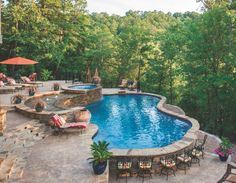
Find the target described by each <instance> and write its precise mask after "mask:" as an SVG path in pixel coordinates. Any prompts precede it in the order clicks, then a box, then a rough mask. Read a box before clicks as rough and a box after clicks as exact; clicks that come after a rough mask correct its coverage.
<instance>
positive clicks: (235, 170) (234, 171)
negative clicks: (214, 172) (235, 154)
mask: <svg viewBox="0 0 236 183" xmlns="http://www.w3.org/2000/svg"><path fill="white" fill-rule="evenodd" d="M223 182H232V183H236V166H233V165H231V164H228V165H227V170H226V172H225V174H224V175H223V177H222V178H221V179H220V180H219V181H218V182H217V183H223Z"/></svg>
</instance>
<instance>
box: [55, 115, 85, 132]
mask: <svg viewBox="0 0 236 183" xmlns="http://www.w3.org/2000/svg"><path fill="white" fill-rule="evenodd" d="M51 119H52V121H53V126H54V128H55V130H56V131H57V132H62V131H64V130H65V129H78V130H80V131H81V132H82V130H85V129H86V128H87V122H75V123H67V122H66V121H65V119H64V118H63V117H61V116H58V115H57V114H55V115H53V116H52V118H51Z"/></svg>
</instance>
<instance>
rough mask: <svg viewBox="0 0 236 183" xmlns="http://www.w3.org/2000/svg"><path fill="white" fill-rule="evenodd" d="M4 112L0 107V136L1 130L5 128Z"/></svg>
mask: <svg viewBox="0 0 236 183" xmlns="http://www.w3.org/2000/svg"><path fill="white" fill-rule="evenodd" d="M6 113H7V111H6V110H4V109H0V136H1V135H3V131H4V129H5V123H6Z"/></svg>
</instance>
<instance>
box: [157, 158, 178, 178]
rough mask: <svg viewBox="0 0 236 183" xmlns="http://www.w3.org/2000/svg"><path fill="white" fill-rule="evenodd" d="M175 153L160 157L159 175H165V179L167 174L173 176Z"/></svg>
mask: <svg viewBox="0 0 236 183" xmlns="http://www.w3.org/2000/svg"><path fill="white" fill-rule="evenodd" d="M175 159H176V158H175V155H167V156H165V157H161V171H160V175H166V180H168V177H169V175H174V176H175V171H176V161H175Z"/></svg>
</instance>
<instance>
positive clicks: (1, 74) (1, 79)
mask: <svg viewBox="0 0 236 183" xmlns="http://www.w3.org/2000/svg"><path fill="white" fill-rule="evenodd" d="M6 78H7V76H6V75H5V74H4V73H2V72H1V73H0V81H6Z"/></svg>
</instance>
